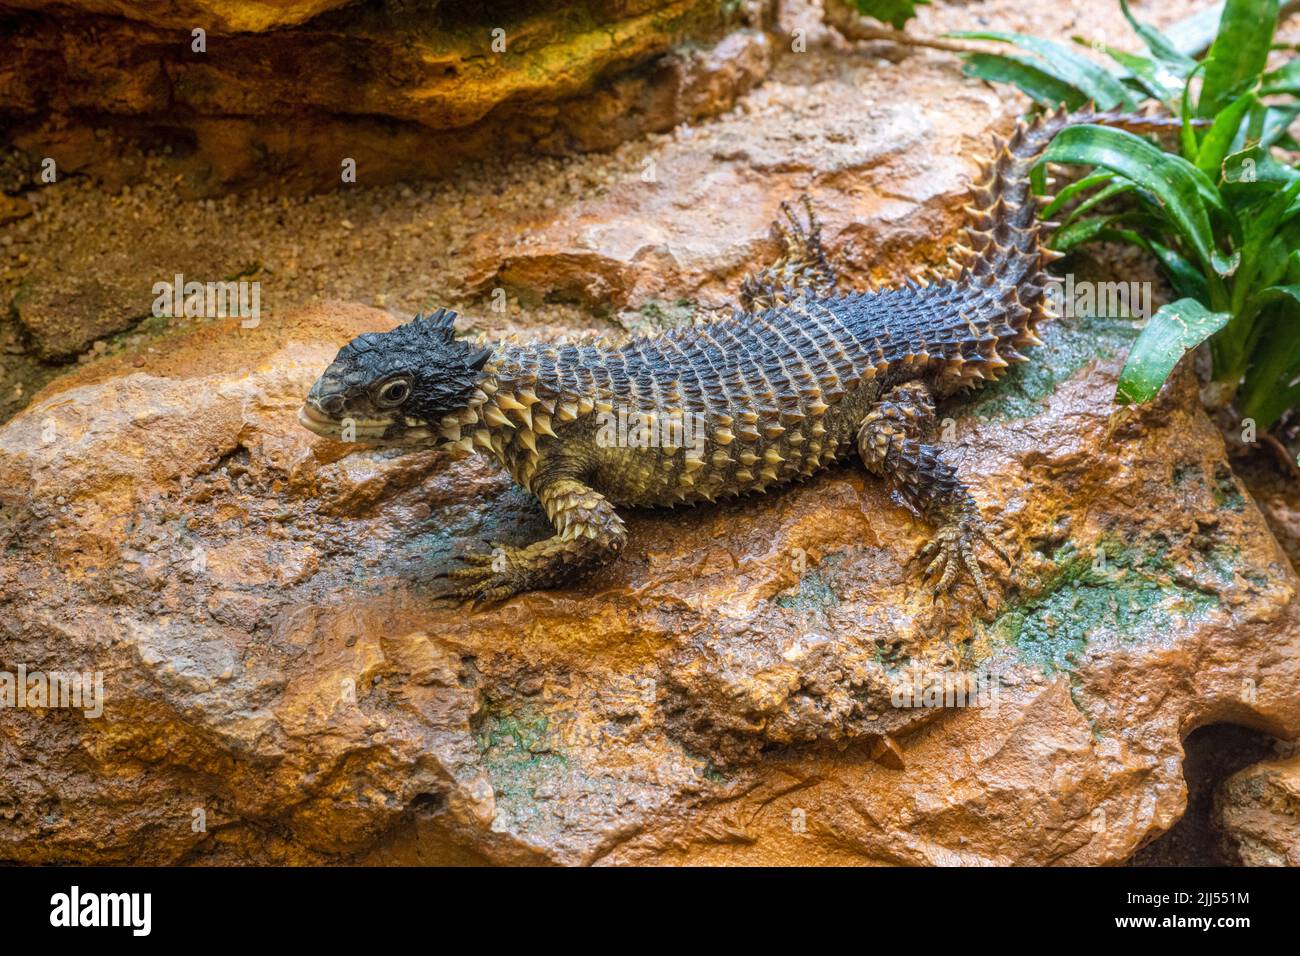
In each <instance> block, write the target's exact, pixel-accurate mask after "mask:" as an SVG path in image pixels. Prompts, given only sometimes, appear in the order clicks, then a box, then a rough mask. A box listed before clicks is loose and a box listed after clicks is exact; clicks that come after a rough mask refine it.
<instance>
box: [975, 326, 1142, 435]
mask: <svg viewBox="0 0 1300 956" xmlns="http://www.w3.org/2000/svg"><path fill="white" fill-rule="evenodd" d="M1137 333H1138V329H1137V327H1136V326H1135V325H1134V324H1133V322H1132V321H1131V320H1129V319H1114V318H1100V317H1089V318H1083V319H1059V320H1056V321H1052V322H1047V323H1046V324H1044V325H1042V326H1040V327H1039V334H1040V336H1041V338H1042V340H1043V344H1042V345H1040V346H1036V347H1035V348H1033V349H1032V350H1031V351H1030V352H1029V353H1028V355H1029V361H1028V362H1024V363H1022V364H1019V365H1016V366H1014V367H1012V368H1010V369H1008V370H1007V374H1006V376H1005V377H1004V378H1001V379H999V380H998V381H996V382H992V383H990V384H989V385H987V386H986V387H984V388H981V389H978V390H977V391H976V392H974V394H973V395H972V396H971V398H970V399H969V400H968V401H967V402H965V403H962V404H957V405H955V406H954V410H955V411H956V412H957V413H958V414H968V415H974V416H975V417H976V418H981V419H985V420H989V419H1014V418H1029V417H1031V416H1033V415H1036V414H1037V413H1038V412H1039V411H1040V410H1041V408H1042V405H1043V401H1044V399H1046V398H1047V397H1048V396H1050V395H1051V394H1052V393H1053V392H1055V391H1056V389H1057V387H1058V386H1059V385H1060V384H1061V383H1062V382H1065V381H1068V380H1069V379H1071V378H1073V377H1074V375H1075V374H1076V373H1077V372H1079V370H1080V369H1082V368H1083V367H1084V366H1086V365H1087V364H1088V363H1089V362H1091V361H1093V360H1094V359H1109V358H1112V357H1114V356H1115V355H1116V354H1118V353H1119V352H1120V350H1122V349H1124V348H1125V347H1127V346H1128V345H1129V344H1131V343H1132V341H1133V340H1134V339H1135V338H1136V337H1137Z"/></svg>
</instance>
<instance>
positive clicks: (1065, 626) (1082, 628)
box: [988, 541, 1219, 673]
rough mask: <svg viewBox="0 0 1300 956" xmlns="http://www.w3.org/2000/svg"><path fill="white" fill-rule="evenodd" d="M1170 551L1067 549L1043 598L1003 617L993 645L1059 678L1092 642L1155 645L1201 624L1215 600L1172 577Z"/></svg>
mask: <svg viewBox="0 0 1300 956" xmlns="http://www.w3.org/2000/svg"><path fill="white" fill-rule="evenodd" d="M1173 570H1174V569H1173V568H1172V567H1170V566H1169V565H1168V564H1167V561H1166V555H1165V549H1163V548H1160V547H1156V548H1154V549H1146V550H1139V549H1137V548H1135V547H1133V546H1130V545H1127V544H1123V543H1120V542H1115V541H1103V542H1102V543H1101V544H1100V545H1099V547H1098V549H1097V551H1095V552H1094V553H1093V554H1090V555H1089V554H1082V553H1080V552H1079V551H1078V550H1077V549H1075V548H1074V547H1073V546H1071V547H1069V548H1067V549H1063V550H1062V552H1061V553H1060V555H1059V559H1058V562H1057V566H1056V569H1055V570H1054V571H1053V573H1052V574H1050V575H1049V576H1048V578H1047V580H1046V582H1045V584H1044V586H1043V588H1042V589H1041V590H1040V592H1039V593H1037V594H1035V595H1033V596H1031V597H1028V598H1026V599H1025V600H1023V601H1021V602H1019V603H1018V604H1016V605H1015V606H1013V607H1010V608H1008V609H1007V610H1004V611H1003V612H1002V613H1001V614H999V615H998V617H997V618H996V619H995V620H994V621H993V622H992V624H990V625H989V627H988V636H989V637H991V638H992V639H993V640H994V641H995V642H1000V643H1006V644H1010V645H1013V646H1014V647H1015V648H1016V650H1017V652H1018V654H1019V657H1020V659H1021V660H1023V661H1024V662H1026V663H1029V664H1034V665H1037V666H1038V667H1040V668H1041V669H1043V670H1044V671H1047V672H1049V673H1053V672H1056V671H1063V670H1064V671H1070V670H1073V669H1075V668H1076V667H1077V666H1078V664H1079V662H1080V660H1081V658H1082V655H1083V652H1084V650H1085V649H1086V648H1087V647H1088V645H1089V644H1090V643H1093V642H1095V641H1099V640H1107V641H1114V642H1118V643H1120V644H1123V645H1133V644H1139V643H1143V642H1146V641H1155V640H1159V639H1160V638H1162V637H1164V636H1166V635H1169V634H1172V633H1177V632H1178V631H1179V630H1180V629H1182V628H1185V627H1186V626H1187V625H1188V624H1189V623H1191V622H1195V621H1197V620H1200V619H1201V618H1202V617H1204V616H1205V615H1206V614H1207V613H1209V611H1211V610H1212V609H1213V608H1214V607H1216V606H1217V605H1218V603H1219V600H1218V598H1217V597H1215V596H1214V595H1213V594H1209V593H1206V592H1205V591H1202V590H1199V589H1197V588H1194V587H1188V586H1186V585H1184V584H1182V583H1179V582H1178V581H1177V580H1175V577H1174V576H1172V575H1171V572H1172V571H1173Z"/></svg>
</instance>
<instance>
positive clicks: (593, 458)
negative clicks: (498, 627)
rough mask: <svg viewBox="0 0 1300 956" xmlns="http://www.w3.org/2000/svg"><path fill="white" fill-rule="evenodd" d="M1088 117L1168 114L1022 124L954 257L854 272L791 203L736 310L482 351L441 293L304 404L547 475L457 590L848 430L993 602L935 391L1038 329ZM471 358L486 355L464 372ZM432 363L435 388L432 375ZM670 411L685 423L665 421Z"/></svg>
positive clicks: (349, 357) (1003, 149)
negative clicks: (850, 277) (878, 282)
mask: <svg viewBox="0 0 1300 956" xmlns="http://www.w3.org/2000/svg"><path fill="white" fill-rule="evenodd" d="M1081 122H1110V123H1118V124H1121V125H1125V126H1130V127H1142V128H1147V127H1160V126H1163V125H1166V124H1167V123H1168V121H1161V120H1147V119H1141V118H1135V117H1120V116H1114V115H1110V114H1103V115H1097V114H1075V115H1072V116H1065V115H1057V116H1053V117H1050V118H1048V119H1047V120H1045V121H1040V122H1038V123H1036V124H1035V125H1033V126H1031V127H1028V128H1026V127H1025V126H1023V125H1021V126H1019V127H1018V128H1017V130H1016V131H1015V133H1013V134H1012V136H1011V137H1010V138H1009V139H1008V140H1007V141H1005V142H1001V143H998V144H997V149H996V150H995V158H994V159H993V160H991V161H989V162H987V163H985V164H984V166H983V168H982V171H981V175H980V178H979V179H978V180H977V181H976V183H975V184H974V185H973V187H972V193H973V202H972V203H971V205H970V206H969V207H968V211H969V213H970V216H971V223H970V226H969V227H968V230H967V236H966V245H965V246H961V247H958V255H957V256H955V257H954V258H953V260H951V261H950V262H949V265H948V268H947V269H946V270H945V272H944V274H943V275H935V276H932V277H931V279H930V280H926V281H917V280H915V279H909V280H908V281H907V283H906V284H905V285H903V286H900V287H898V288H893V289H883V290H879V291H872V292H849V293H844V294H840V293H838V292H836V291H835V284H836V279H835V274H834V270H833V269H832V267H831V265H830V262H829V260H828V259H827V257H826V255H825V253H824V252H823V250H822V248H821V244H820V235H819V230H818V227H817V223H816V220H815V218H814V217H813V216H812V212H811V208H810V207H808V206H806V207H805V208H806V211H807V218H808V222H807V224H806V225H804V224H802V223H800V222H799V220H798V218H797V217H796V216H795V215H794V212H793V210H792V209H791V208H790V207H789V206H787V205H784V204H783V211H784V213H785V215H786V217H787V219H788V220H789V224H788V225H787V224H779V225H778V226H777V228H778V230H779V232H780V234H781V236H782V238H783V239H784V242H785V254H784V256H783V258H782V259H781V260H780V261H779V262H778V263H776V264H775V265H773V266H770V267H768V268H766V269H764V270H762V271H760V272H759V273H758V274H757V275H755V276H753V277H751V278H749V279H747V280H746V281H745V283H744V285H743V286H742V304H743V306H744V307H745V308H744V311H739V310H738V311H737V312H736V313H735V314H733V315H732V316H731V317H729V318H726V319H722V320H720V321H714V322H708V323H703V324H697V325H694V326H690V327H685V328H681V329H675V330H673V331H671V332H668V333H667V334H664V335H661V336H658V337H654V338H638V339H634V340H632V341H629V342H627V343H625V344H623V345H619V346H610V345H606V344H601V343H592V344H571V345H553V344H545V343H533V344H526V345H503V346H501V347H499V348H497V349H496V350H495V351H494V352H493V353H492V354H491V355H490V357H488V358H487V359H486V361H484V360H483V358H482V356H483V354H484V353H482V352H479V353H474V354H473V355H472V356H471V355H470V351H469V350H470V347H469V346H468V344H466V343H462V342H460V340H458V339H456V338H455V337H454V333H453V331H452V329H451V319H452V318H454V315H453V314H451V313H445V312H443V311H441V310H440V311H439V313H438V314H436V315H435V316H434V317H432V318H430V319H425V318H422V317H421V318H418V319H417V320H416V322H413V323H410V324H409V325H408V326H403V327H401V328H399V329H396V330H394V331H393V332H390V333H386V336H365V337H363V340H365V345H364V348H361V349H360V352H361V353H362V354H360V355H355V354H348V353H349V349H353V347H354V346H352V345H350V346H348V347H346V348H345V349H344V350H343V351H342V352H340V355H339V358H338V359H337V360H336V362H335V364H334V365H333V366H331V369H330V370H329V371H327V373H326V375H325V376H323V377H322V379H321V381H320V382H318V383H317V386H316V387H315V388H313V392H312V396H311V397H310V398H309V401H308V406H307V407H305V410H304V413H303V421H304V424H307V425H308V427H311V428H313V429H314V430H316V431H320V432H322V433H325V434H335V433H337V421H338V418H339V416H340V415H341V414H342V413H343V409H344V406H346V408H347V410H348V411H350V413H351V414H354V415H358V416H360V417H361V418H362V421H363V424H366V423H369V424H367V430H366V432H365V434H366V435H367V436H370V437H374V436H375V435H376V434H381V433H382V435H383V437H385V438H387V439H389V440H393V441H402V440H403V432H404V430H413V431H414V432H415V433H418V440H419V441H428V440H430V439H429V437H428V434H427V433H428V432H430V431H432V432H433V433H434V437H433V438H432V440H433V441H434V442H435V443H437V444H443V445H446V444H458V445H460V446H461V447H462V448H467V449H469V448H473V449H477V450H480V451H482V452H484V453H486V454H488V455H490V456H491V457H493V458H495V459H496V460H497V461H498V462H500V463H501V464H502V465H504V466H505V467H506V468H507V469H508V470H509V472H510V474H511V475H512V476H513V477H514V479H515V481H516V482H518V483H519V484H520V485H521V486H523V487H524V488H527V489H528V490H529V491H530V492H532V493H533V494H534V495H536V496H537V498H538V499H539V500H540V501H541V503H542V506H543V507H544V508H545V510H546V513H547V515H548V517H549V518H550V520H551V522H552V524H553V525H554V526H555V529H556V534H555V535H554V536H553V537H551V538H548V539H546V540H544V541H540V542H537V543H535V544H532V545H529V546H528V547H525V548H511V547H504V546H499V547H497V548H496V549H495V550H494V551H493V553H492V554H485V555H469V556H468V557H467V558H466V559H465V560H466V561H467V562H468V564H469V566H468V567H463V568H459V569H457V570H454V571H451V572H450V573H449V575H448V576H449V577H450V578H451V579H452V581H453V587H452V588H451V589H450V591H449V592H448V593H449V594H451V595H453V596H457V597H460V598H466V599H472V600H480V601H496V600H501V599H504V598H507V597H509V596H511V595H514V594H518V593H520V592H522V591H527V590H531V589H536V588H546V587H553V586H556V585H558V584H561V583H563V582H564V581H566V580H569V579H570V578H571V577H572V576H574V575H575V574H578V573H581V572H582V571H584V570H587V569H590V568H592V567H595V566H597V565H600V564H602V563H604V562H606V561H609V560H611V559H613V558H614V557H616V556H617V555H618V554H619V553H620V552H621V551H622V549H623V547H624V545H625V544H626V541H627V530H626V527H625V526H624V524H623V521H622V520H621V519H620V517H619V515H618V513H617V511H616V507H658V506H673V505H676V504H695V503H699V502H710V501H715V500H717V499H720V498H727V497H731V496H735V495H742V494H749V493H753V492H761V491H765V490H767V489H769V488H773V487H776V486H779V485H783V484H786V483H788V482H791V481H794V480H801V479H803V478H806V477H808V476H809V475H812V474H814V473H815V472H817V471H818V470H820V469H822V468H825V467H827V466H828V465H830V464H832V463H834V462H835V461H837V460H839V459H841V458H843V457H845V456H846V455H849V454H851V453H852V452H854V451H856V452H857V453H858V454H859V456H860V457H861V459H862V461H863V463H864V464H865V465H866V467H867V468H868V469H869V470H870V471H871V472H872V473H874V474H877V475H880V476H882V477H884V478H886V479H887V480H889V481H890V482H891V483H892V484H893V485H894V487H896V488H897V490H898V491H899V492H900V493H901V494H902V495H903V496H904V498H905V499H906V500H907V501H908V502H909V503H910V504H911V505H912V506H913V507H914V508H916V510H917V511H919V512H920V513H921V514H922V515H924V516H925V517H926V518H927V519H928V520H929V521H931V522H933V523H934V525H935V526H936V528H937V531H936V533H935V535H934V537H933V538H932V539H931V541H930V543H929V544H928V545H926V546H925V548H923V549H922V551H921V555H920V556H921V557H922V558H923V559H924V560H925V562H926V564H925V568H924V570H923V572H922V573H923V575H924V576H926V577H929V578H932V579H934V580H935V582H936V586H937V589H938V590H945V589H947V588H949V587H950V586H951V585H952V584H953V583H954V581H955V580H956V579H957V578H958V576H959V575H960V574H961V572H962V571H965V572H966V573H968V574H969V575H970V577H971V579H972V581H973V583H974V585H975V587H976V590H977V591H978V592H979V594H980V596H981V597H982V598H983V600H984V601H985V602H986V603H987V604H991V603H992V593H991V590H990V588H989V586H988V583H987V580H986V578H985V576H984V574H983V573H982V571H981V569H980V565H979V563H978V562H977V560H976V555H975V546H976V544H978V543H979V542H980V541H983V542H985V543H986V544H987V545H989V546H990V547H991V548H992V549H993V550H994V551H995V552H997V553H998V554H999V555H1000V556H1001V557H1002V558H1003V559H1004V560H1005V561H1007V562H1008V564H1009V563H1010V559H1009V557H1008V556H1007V554H1006V551H1005V549H1003V547H1002V545H1001V544H1000V543H998V541H997V539H996V538H994V537H993V536H992V535H991V534H990V532H989V530H988V528H987V527H986V525H985V524H984V522H983V520H982V519H981V517H980V515H979V512H978V510H977V508H976V506H975V502H974V499H973V498H972V496H971V494H970V492H969V490H968V489H967V488H966V486H965V485H964V484H963V483H962V481H961V480H960V479H959V478H958V477H957V474H956V471H955V470H954V469H953V467H952V466H951V465H950V464H948V463H947V462H945V461H944V457H943V455H942V453H941V451H940V450H939V448H938V447H936V446H935V445H933V444H930V443H928V437H929V434H930V432H931V430H932V428H933V425H934V420H935V411H934V409H935V403H936V402H937V401H940V400H942V399H944V398H946V397H948V396H951V395H953V394H954V393H956V392H958V391H961V390H963V389H966V388H968V387H970V386H973V385H978V384H980V383H981V382H983V381H987V380H990V379H995V378H998V377H999V376H1000V375H1002V374H1003V372H1004V370H1005V369H1006V367H1007V366H1008V365H1009V364H1011V363H1015V362H1021V361H1024V360H1025V359H1024V356H1023V355H1022V354H1021V351H1020V350H1021V349H1022V348H1024V347H1026V346H1028V345H1033V344H1035V343H1036V342H1037V338H1036V337H1035V335H1034V327H1035V326H1036V325H1037V324H1038V323H1039V322H1040V321H1042V320H1043V319H1044V318H1045V316H1046V312H1045V308H1044V307H1045V286H1046V282H1047V281H1048V277H1047V275H1046V273H1045V272H1044V268H1045V266H1046V265H1047V263H1048V262H1050V261H1052V260H1053V259H1055V258H1057V257H1058V254H1057V253H1054V252H1052V251H1050V250H1048V249H1046V248H1045V247H1044V245H1043V235H1044V230H1045V228H1046V226H1045V225H1044V224H1040V223H1038V222H1037V220H1036V209H1037V203H1036V201H1035V199H1034V197H1033V196H1032V195H1031V193H1030V187H1029V179H1028V176H1029V171H1030V169H1031V168H1032V166H1033V165H1034V164H1035V163H1036V162H1037V160H1038V157H1039V156H1040V155H1041V153H1042V151H1043V149H1045V148H1046V146H1047V144H1048V143H1049V142H1050V141H1051V139H1052V137H1053V136H1054V135H1055V134H1056V133H1057V132H1058V131H1059V130H1060V129H1061V128H1063V127H1064V126H1066V125H1071V124H1076V123H1081ZM421 336H423V337H424V338H423V339H421V338H420V337H421ZM387 337H391V340H390V339H389V338H387ZM430 337H432V340H433V341H434V343H435V344H434V345H433V346H429V345H428V344H427V343H426V340H428V339H430ZM355 344H356V343H354V345H355ZM376 353H378V358H377V357H376ZM398 355H401V356H407V357H408V358H402V359H400V360H399V359H398V358H394V356H398ZM410 356H414V360H413V361H414V362H415V364H416V365H418V366H419V368H414V369H412V370H411V372H410V374H411V375H414V379H413V380H412V385H413V386H414V388H413V391H416V392H419V393H420V394H419V395H414V396H412V397H411V398H409V399H407V400H406V402H405V403H403V404H400V405H399V407H398V408H397V409H394V410H391V411H385V410H384V409H382V408H379V404H380V403H379V399H378V398H376V397H375V396H377V395H378V392H377V389H378V388H379V387H380V386H381V385H383V384H384V383H385V382H388V381H391V377H392V375H393V374H394V372H393V369H395V368H398V369H400V368H404V367H407V366H409V365H411V362H412V360H411V359H410V358H409V357H410ZM421 356H424V359H423V361H422V362H421V358H420V357H421ZM379 359H382V360H383V361H380V360H379ZM471 359H472V360H473V362H475V363H477V365H476V367H475V369H474V372H473V374H472V375H470V376H469V380H468V382H467V381H466V374H467V373H466V369H465V367H464V362H465V361H469V360H471ZM376 362H378V365H376V364H375V363H376ZM358 363H360V364H358ZM367 363H368V364H367ZM431 370H432V371H431ZM399 374H404V373H399ZM430 376H432V378H433V379H434V380H435V381H433V382H432V383H429V384H428V388H430V389H433V390H434V391H437V392H439V394H438V396H437V399H436V400H433V399H425V398H422V397H421V395H423V392H424V390H425V385H426V380H428V379H429V378H430ZM444 381H452V382H453V383H456V386H455V388H451V389H448V388H444V387H442V386H441V384H440V383H442V382H444ZM357 382H361V383H362V384H361V385H360V386H358V385H357V384H356V383H357ZM349 383H351V384H349ZM470 383H472V384H470ZM349 389H350V390H349ZM367 389H368V391H367ZM447 391H451V392H455V393H456V395H457V396H458V397H448V396H447V395H446V394H442V393H443V392H447ZM400 392H401V389H400V388H399V389H398V390H397V392H396V393H391V394H390V395H389V396H387V397H388V398H393V397H396V395H397V394H398V393H400ZM335 395H338V396H343V395H346V396H348V397H347V398H346V400H345V399H344V398H342V397H334V396H335ZM380 397H383V396H380ZM331 403H332V405H331V408H330V410H326V408H325V406H326V405H330V404H331ZM398 411H400V413H401V414H400V415H399V414H397V413H398ZM638 420H641V421H645V422H647V423H651V424H653V426H655V428H656V429H657V430H658V431H659V432H660V433H661V434H660V435H659V436H658V438H657V439H655V440H652V441H651V443H650V446H649V447H645V446H644V443H642V442H639V441H637V440H636V438H637V436H636V432H635V423H636V422H637V421H638ZM620 421H622V423H623V424H624V425H625V426H627V427H625V428H624V429H623V431H622V433H621V434H620V430H619V428H618V424H619V422H620ZM376 422H377V423H378V424H375V423H376ZM383 422H393V424H391V425H389V426H388V427H387V428H385V427H384V426H383ZM673 425H676V426H677V427H678V428H679V429H682V428H683V426H685V430H679V431H678V432H676V433H672V432H671V428H672V426H673ZM422 426H427V427H422ZM666 429H668V430H669V431H668V432H667V433H666V434H667V440H665V430H666ZM629 433H630V434H629ZM629 439H630V440H629Z"/></svg>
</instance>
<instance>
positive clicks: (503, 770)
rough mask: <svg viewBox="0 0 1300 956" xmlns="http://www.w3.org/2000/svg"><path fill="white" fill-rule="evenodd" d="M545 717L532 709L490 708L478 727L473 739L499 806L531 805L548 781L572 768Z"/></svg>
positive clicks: (477, 724) (478, 723)
mask: <svg viewBox="0 0 1300 956" xmlns="http://www.w3.org/2000/svg"><path fill="white" fill-rule="evenodd" d="M550 729H551V728H550V720H549V719H548V718H547V717H546V715H544V714H541V713H538V712H537V711H535V710H532V709H530V708H519V709H516V710H514V711H510V712H504V711H498V710H495V709H491V708H489V710H488V711H487V713H486V714H485V715H484V716H483V717H481V718H480V719H479V720H478V721H477V723H476V726H475V733H474V740H475V743H476V744H477V745H478V749H479V753H480V754H482V756H483V767H484V769H485V770H487V773H488V777H489V779H491V781H492V789H493V791H494V792H495V793H496V797H497V801H498V803H501V802H503V801H504V802H506V803H512V804H515V805H516V806H518V805H521V804H525V803H526V804H532V803H533V802H534V801H535V800H536V794H535V791H536V789H537V787H538V786H540V785H541V784H542V783H543V782H544V781H546V780H547V779H550V778H553V777H554V776H555V775H556V774H559V773H564V772H566V771H567V770H568V768H569V760H568V758H567V757H566V756H565V755H564V754H563V753H561V752H559V751H558V750H557V749H555V747H554V741H553V739H552V737H553V735H552V734H551V733H550Z"/></svg>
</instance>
